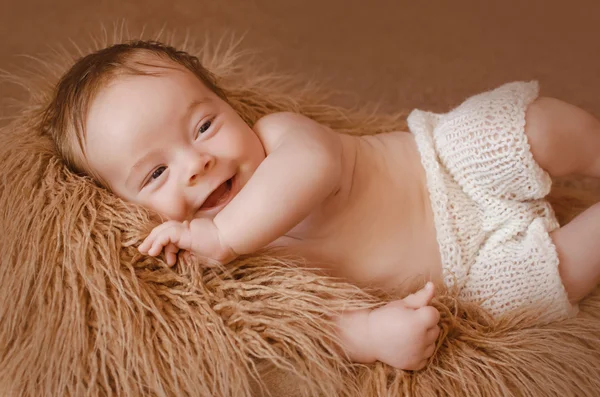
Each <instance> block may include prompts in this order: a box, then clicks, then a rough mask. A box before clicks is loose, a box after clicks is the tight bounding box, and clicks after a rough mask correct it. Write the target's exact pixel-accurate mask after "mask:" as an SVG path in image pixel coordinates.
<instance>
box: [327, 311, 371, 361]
mask: <svg viewBox="0 0 600 397" xmlns="http://www.w3.org/2000/svg"><path fill="white" fill-rule="evenodd" d="M371 311H372V310H370V309H363V310H356V311H352V312H346V313H344V314H343V315H342V316H340V317H339V318H338V320H337V325H338V328H339V332H340V334H339V335H340V339H341V341H342V345H343V348H344V351H345V352H346V354H347V355H348V357H349V358H350V360H352V361H353V362H358V363H363V364H370V363H373V362H375V361H376V360H377V358H376V355H375V354H374V351H373V349H372V346H373V343H372V339H371V335H370V332H371V331H370V328H371V327H370V325H369V321H370V320H369V318H370V315H369V314H370V313H371Z"/></svg>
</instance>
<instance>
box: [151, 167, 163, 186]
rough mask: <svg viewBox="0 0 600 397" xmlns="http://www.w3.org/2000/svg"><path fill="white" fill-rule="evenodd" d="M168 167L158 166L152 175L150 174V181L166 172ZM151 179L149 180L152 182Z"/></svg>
mask: <svg viewBox="0 0 600 397" xmlns="http://www.w3.org/2000/svg"><path fill="white" fill-rule="evenodd" d="M166 169H167V167H165V166H161V167H158V168H157V169H156V170H154V172H153V173H152V175H150V181H152V180H154V179H157V178H158V177H159V176H161V175H162V173H163V172H165V170H166ZM150 181H148V182H150Z"/></svg>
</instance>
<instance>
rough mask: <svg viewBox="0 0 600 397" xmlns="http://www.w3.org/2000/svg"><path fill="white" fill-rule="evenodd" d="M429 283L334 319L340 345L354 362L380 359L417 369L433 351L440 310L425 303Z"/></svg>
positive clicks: (430, 290) (428, 297) (430, 294)
mask: <svg viewBox="0 0 600 397" xmlns="http://www.w3.org/2000/svg"><path fill="white" fill-rule="evenodd" d="M433 295H434V288H433V284H431V283H428V284H427V285H426V286H425V288H423V289H421V290H420V291H417V292H416V293H415V294H412V295H409V296H407V297H406V298H404V299H402V300H398V301H394V302H390V303H388V304H387V305H385V306H382V307H380V308H377V309H375V310H367V309H366V310H358V311H353V312H348V313H344V314H342V315H341V316H340V317H338V318H337V319H336V324H337V326H338V330H339V336H340V339H341V342H342V346H343V348H344V350H345V351H346V353H347V354H348V356H349V358H350V359H351V360H352V361H354V362H359V363H365V364H368V363H373V362H375V361H381V362H384V363H386V364H388V365H391V366H393V367H396V368H399V369H404V370H419V369H422V368H424V367H425V365H427V362H428V360H429V358H430V357H431V356H432V355H433V353H434V352H435V343H436V340H437V337H438V336H439V333H440V328H439V326H438V322H439V319H440V313H439V312H438V311H437V310H436V309H435V308H434V307H432V306H428V305H429V303H430V301H431V299H432V298H433Z"/></svg>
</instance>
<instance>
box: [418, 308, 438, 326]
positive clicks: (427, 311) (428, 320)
mask: <svg viewBox="0 0 600 397" xmlns="http://www.w3.org/2000/svg"><path fill="white" fill-rule="evenodd" d="M417 313H418V316H419V317H420V319H421V321H422V324H423V325H424V326H425V328H427V329H429V328H432V327H433V326H435V325H437V323H439V322H440V312H439V311H438V309H436V308H435V307H433V306H425V307H422V308H420V309H417Z"/></svg>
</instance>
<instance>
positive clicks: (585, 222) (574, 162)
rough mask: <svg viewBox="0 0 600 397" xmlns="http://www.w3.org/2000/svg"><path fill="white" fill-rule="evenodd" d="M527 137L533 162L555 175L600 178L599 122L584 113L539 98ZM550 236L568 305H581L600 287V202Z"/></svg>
mask: <svg viewBox="0 0 600 397" xmlns="http://www.w3.org/2000/svg"><path fill="white" fill-rule="evenodd" d="M525 133H526V134H527V138H528V141H529V145H530V147H531V152H532V153H533V157H534V158H535V160H536V161H537V162H538V164H540V166H541V167H542V168H543V169H544V170H546V171H547V172H548V173H549V174H550V175H552V176H564V175H569V174H580V175H586V176H592V177H597V178H599V177H600V121H598V119H596V118H595V117H594V116H592V115H591V114H589V113H587V112H586V111H584V110H583V109H580V108H578V107H576V106H573V105H570V104H568V103H565V102H562V101H559V100H557V99H553V98H538V99H536V100H535V101H534V102H533V103H532V104H531V105H530V106H529V108H528V109H527V114H526V126H525ZM551 236H552V240H553V241H554V244H555V245H556V248H557V251H558V257H559V263H560V264H559V273H560V276H561V279H562V282H563V285H564V286H565V289H566V291H567V294H568V296H569V300H570V301H571V302H573V303H575V302H578V301H579V300H581V299H582V298H583V297H584V296H586V295H587V294H588V293H590V292H591V291H592V290H593V289H594V288H595V286H596V285H597V284H598V283H599V282H600V203H598V204H596V205H594V206H592V207H590V208H588V209H587V210H586V211H584V212H583V213H581V214H580V215H579V216H577V217H576V218H575V219H573V220H572V221H571V222H569V223H568V224H567V225H565V226H563V227H561V228H560V229H558V230H555V231H554V232H552V233H551Z"/></svg>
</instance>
